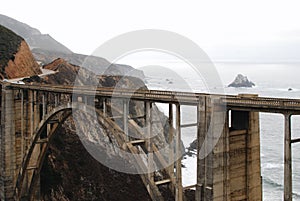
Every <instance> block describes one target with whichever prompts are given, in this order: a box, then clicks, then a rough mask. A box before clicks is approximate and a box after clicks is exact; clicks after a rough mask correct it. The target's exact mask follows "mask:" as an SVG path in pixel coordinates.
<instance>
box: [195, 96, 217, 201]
mask: <svg viewBox="0 0 300 201" xmlns="http://www.w3.org/2000/svg"><path fill="white" fill-rule="evenodd" d="M210 118H211V107H210V99H209V98H207V97H202V98H200V100H199V102H198V106H197V139H198V143H197V184H196V193H195V200H196V201H203V200H205V201H209V200H212V196H213V172H212V171H213V170H212V168H213V161H212V159H213V155H212V153H209V152H210V151H211V150H209V148H210V142H211V140H212V135H213V133H212V129H210V130H209V126H210ZM209 131H210V132H211V133H208V132H209ZM211 152H212V151H211Z"/></svg>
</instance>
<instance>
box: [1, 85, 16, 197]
mask: <svg viewBox="0 0 300 201" xmlns="http://www.w3.org/2000/svg"><path fill="white" fill-rule="evenodd" d="M1 103H2V104H1V136H0V200H13V194H14V185H15V179H16V171H17V167H16V153H15V151H16V150H15V143H16V141H15V111H14V107H15V105H14V103H15V102H14V91H13V90H9V89H5V86H2V102H1Z"/></svg>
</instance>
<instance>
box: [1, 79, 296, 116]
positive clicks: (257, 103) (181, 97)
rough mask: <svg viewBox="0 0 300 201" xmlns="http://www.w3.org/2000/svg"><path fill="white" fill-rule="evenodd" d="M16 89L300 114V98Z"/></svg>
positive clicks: (67, 88) (41, 87)
mask: <svg viewBox="0 0 300 201" xmlns="http://www.w3.org/2000/svg"><path fill="white" fill-rule="evenodd" d="M5 86H6V87H9V88H13V89H30V90H37V91H43V92H52V93H64V94H74V95H78V96H84V95H86V96H101V97H109V98H111V97H116V98H124V99H132V100H150V101H154V102H161V103H178V102H179V103H180V104H182V105H197V104H198V102H199V99H200V98H201V97H208V98H211V99H216V100H219V103H221V104H223V105H224V106H226V107H227V108H228V109H235V110H244V111H245V110H249V111H260V112H273V113H286V112H291V113H293V114H300V99H287V98H268V97H255V96H253V97H250V96H239V95H237V96H234V95H219V94H208V93H192V92H178V91H161V90H132V89H116V88H107V87H95V86H60V85H19V84H12V83H9V84H6V83H5Z"/></svg>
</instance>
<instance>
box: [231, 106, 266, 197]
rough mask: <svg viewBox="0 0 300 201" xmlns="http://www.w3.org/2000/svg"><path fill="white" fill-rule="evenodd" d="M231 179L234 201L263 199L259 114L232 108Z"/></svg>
mask: <svg viewBox="0 0 300 201" xmlns="http://www.w3.org/2000/svg"><path fill="white" fill-rule="evenodd" d="M229 167H230V169H229V178H230V190H229V192H228V193H230V198H231V199H232V200H235V199H238V200H241V199H246V200H262V184H261V183H262V181H261V167H260V132H259V113H258V112H249V111H235V110H232V111H231V127H230V131H229Z"/></svg>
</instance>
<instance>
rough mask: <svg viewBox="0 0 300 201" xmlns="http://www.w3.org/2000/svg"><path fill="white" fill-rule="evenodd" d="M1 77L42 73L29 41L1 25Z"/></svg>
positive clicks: (8, 77)
mask: <svg viewBox="0 0 300 201" xmlns="http://www.w3.org/2000/svg"><path fill="white" fill-rule="evenodd" d="M0 55H1V57H0V77H1V79H5V78H6V79H11V78H18V77H25V76H33V75H37V74H40V73H41V71H40V69H39V65H38V64H37V63H36V61H35V59H34V58H33V56H32V53H31V52H30V49H29V47H28V45H27V43H26V42H25V41H24V40H23V39H22V38H21V37H20V36H18V35H16V34H15V33H13V32H12V31H10V30H8V29H6V28H5V27H3V26H1V25H0Z"/></svg>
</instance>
